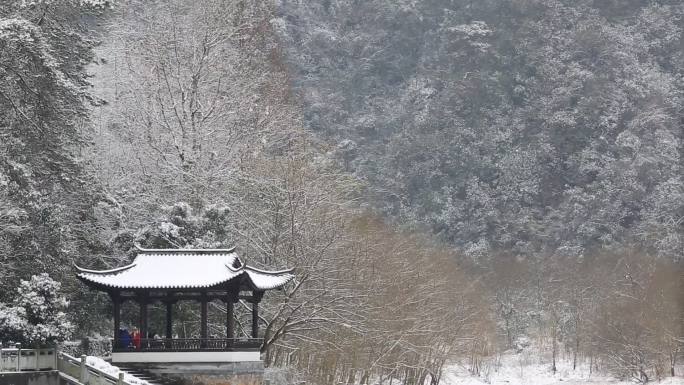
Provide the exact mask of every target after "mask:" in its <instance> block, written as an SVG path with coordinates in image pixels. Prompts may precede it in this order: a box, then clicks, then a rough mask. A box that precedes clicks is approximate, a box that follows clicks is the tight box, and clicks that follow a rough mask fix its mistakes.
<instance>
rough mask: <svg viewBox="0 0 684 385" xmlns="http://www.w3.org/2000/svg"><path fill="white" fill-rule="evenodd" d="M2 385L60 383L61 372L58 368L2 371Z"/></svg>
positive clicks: (54, 384) (49, 384)
mask: <svg viewBox="0 0 684 385" xmlns="http://www.w3.org/2000/svg"><path fill="white" fill-rule="evenodd" d="M0 384H2V385H60V384H59V372H57V371H56V370H49V371H39V372H4V373H0Z"/></svg>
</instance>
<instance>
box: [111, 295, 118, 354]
mask: <svg viewBox="0 0 684 385" xmlns="http://www.w3.org/2000/svg"><path fill="white" fill-rule="evenodd" d="M109 296H110V297H111V298H112V304H113V305H114V339H113V341H114V343H113V348H115V349H116V348H118V347H119V345H120V343H119V329H121V297H120V296H119V292H118V291H115V292H112V293H110V294H109Z"/></svg>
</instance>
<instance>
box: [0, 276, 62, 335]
mask: <svg viewBox="0 0 684 385" xmlns="http://www.w3.org/2000/svg"><path fill="white" fill-rule="evenodd" d="M67 305H68V303H67V300H66V297H64V295H63V294H62V293H61V285H60V283H59V282H57V281H55V280H53V279H52V278H50V276H49V275H48V274H47V273H42V274H39V275H34V276H32V277H31V279H29V280H27V281H24V280H22V281H21V283H20V285H19V287H18V288H17V291H16V295H15V298H14V301H13V302H12V304H11V305H5V304H0V330H2V339H3V342H6V341H13V342H20V343H23V344H24V345H25V346H44V345H48V344H52V343H55V342H58V341H64V340H65V339H67V338H68V337H69V336H70V335H71V333H72V331H73V326H72V324H71V322H70V321H69V320H68V317H67V314H66V310H67Z"/></svg>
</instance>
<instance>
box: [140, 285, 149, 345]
mask: <svg viewBox="0 0 684 385" xmlns="http://www.w3.org/2000/svg"><path fill="white" fill-rule="evenodd" d="M147 302H148V300H147V296H146V295H140V296H139V297H138V304H139V305H140V338H143V339H144V338H147Z"/></svg>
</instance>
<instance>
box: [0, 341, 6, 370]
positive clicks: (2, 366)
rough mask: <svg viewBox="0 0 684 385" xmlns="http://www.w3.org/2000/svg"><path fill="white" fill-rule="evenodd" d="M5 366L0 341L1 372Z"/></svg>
mask: <svg viewBox="0 0 684 385" xmlns="http://www.w3.org/2000/svg"><path fill="white" fill-rule="evenodd" d="M4 366H5V363H4V362H3V360H2V342H0V372H2V371H3V370H5V368H4Z"/></svg>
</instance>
